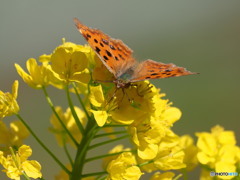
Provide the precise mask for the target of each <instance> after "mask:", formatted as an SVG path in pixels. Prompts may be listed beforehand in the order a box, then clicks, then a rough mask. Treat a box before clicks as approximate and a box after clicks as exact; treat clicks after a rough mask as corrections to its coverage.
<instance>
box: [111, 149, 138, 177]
mask: <svg viewBox="0 0 240 180" xmlns="http://www.w3.org/2000/svg"><path fill="white" fill-rule="evenodd" d="M107 172H108V173H109V174H108V177H107V179H108V180H124V179H128V180H137V179H139V178H140V177H141V175H142V174H143V173H142V172H141V170H140V168H139V167H138V166H136V159H135V157H134V155H133V154H132V153H130V152H124V153H122V154H120V155H119V156H118V157H117V158H116V159H114V160H112V161H111V162H110V163H109V164H108V167H107Z"/></svg>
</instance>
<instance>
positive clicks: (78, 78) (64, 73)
mask: <svg viewBox="0 0 240 180" xmlns="http://www.w3.org/2000/svg"><path fill="white" fill-rule="evenodd" d="M92 53H93V52H92V50H91V48H90V47H89V46H81V45H76V44H74V43H70V42H65V43H63V44H62V45H60V46H59V47H57V48H56V49H55V50H54V52H53V54H52V55H51V59H50V61H51V63H52V64H51V67H52V70H53V71H54V72H55V73H56V74H58V76H59V78H60V79H61V80H62V82H63V83H65V84H67V83H69V82H80V83H88V82H89V80H90V72H89V69H88V68H89V58H90V57H91V55H92Z"/></svg>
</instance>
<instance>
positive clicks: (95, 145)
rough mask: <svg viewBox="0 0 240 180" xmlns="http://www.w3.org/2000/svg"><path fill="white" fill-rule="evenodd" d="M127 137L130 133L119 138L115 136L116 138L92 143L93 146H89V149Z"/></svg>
mask: <svg viewBox="0 0 240 180" xmlns="http://www.w3.org/2000/svg"><path fill="white" fill-rule="evenodd" d="M127 137H129V135H125V136H121V137H118V138H115V139H111V140H108V141H104V142H101V143H97V144H94V145H92V146H89V148H88V149H89V150H90V149H94V148H96V147H98V146H102V145H105V144H109V143H112V142H115V141H118V140H120V139H125V138H127Z"/></svg>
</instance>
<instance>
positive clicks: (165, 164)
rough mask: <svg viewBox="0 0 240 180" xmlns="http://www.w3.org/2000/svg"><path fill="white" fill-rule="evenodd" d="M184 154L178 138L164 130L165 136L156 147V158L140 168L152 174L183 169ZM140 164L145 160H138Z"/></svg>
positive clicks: (169, 131)
mask: <svg viewBox="0 0 240 180" xmlns="http://www.w3.org/2000/svg"><path fill="white" fill-rule="evenodd" d="M183 159H184V152H183V150H182V148H181V147H180V146H179V137H178V136H177V135H176V134H174V133H173V132H172V131H171V130H166V135H165V136H164V137H163V138H162V139H161V142H160V143H159V145H158V152H157V155H156V157H155V158H154V159H153V160H151V161H150V162H152V163H149V164H147V165H144V166H141V169H142V170H144V171H146V172H152V171H155V170H163V171H167V170H174V169H182V168H185V167H186V165H185V164H184V163H183ZM138 161H139V162H140V163H144V162H146V160H144V159H141V158H139V159H138Z"/></svg>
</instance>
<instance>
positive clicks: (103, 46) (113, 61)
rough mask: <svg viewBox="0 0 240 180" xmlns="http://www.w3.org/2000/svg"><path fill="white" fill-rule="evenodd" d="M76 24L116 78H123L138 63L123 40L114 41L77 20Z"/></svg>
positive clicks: (75, 20)
mask: <svg viewBox="0 0 240 180" xmlns="http://www.w3.org/2000/svg"><path fill="white" fill-rule="evenodd" d="M74 22H75V24H76V26H77V28H78V30H79V31H80V33H81V34H82V35H83V37H84V38H85V39H86V40H87V42H88V43H89V45H90V46H91V47H92V48H93V49H94V50H95V52H96V53H97V54H98V56H99V57H100V59H101V61H102V62H103V63H104V65H105V66H106V67H107V68H108V70H109V71H110V72H111V73H113V75H114V76H115V78H118V77H119V76H121V75H122V74H123V73H124V72H126V71H127V69H129V68H130V67H132V66H133V65H134V64H135V63H136V60H135V59H134V58H133V57H132V52H133V51H132V50H131V49H130V48H129V47H127V45H125V44H124V43H123V42H122V41H121V40H117V39H112V38H111V37H110V36H108V35H106V34H104V33H103V32H102V31H100V30H97V29H92V28H89V27H87V26H85V25H84V24H82V23H81V22H80V21H79V20H78V19H76V18H75V19H74Z"/></svg>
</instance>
